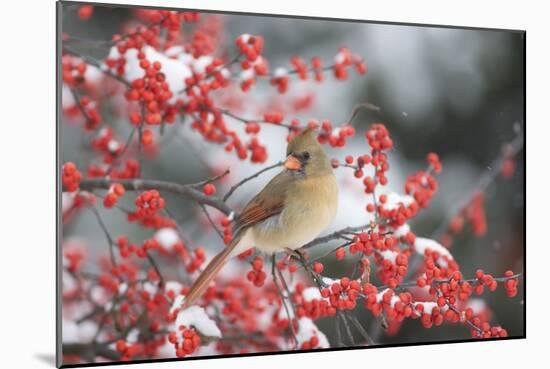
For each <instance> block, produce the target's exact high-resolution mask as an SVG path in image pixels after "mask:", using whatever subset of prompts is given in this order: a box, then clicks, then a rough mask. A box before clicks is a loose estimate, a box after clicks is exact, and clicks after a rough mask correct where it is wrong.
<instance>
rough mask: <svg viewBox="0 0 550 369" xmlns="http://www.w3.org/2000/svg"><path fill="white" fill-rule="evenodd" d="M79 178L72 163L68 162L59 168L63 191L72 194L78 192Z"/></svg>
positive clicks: (78, 173) (79, 175)
mask: <svg viewBox="0 0 550 369" xmlns="http://www.w3.org/2000/svg"><path fill="white" fill-rule="evenodd" d="M81 177H82V176H81V174H80V172H79V171H78V169H77V168H76V165H75V164H74V163H73V162H70V161H69V162H67V163H65V164H63V167H62V168H61V182H62V183H63V189H64V190H65V191H68V192H74V191H76V190H78V187H79V186H80V179H81Z"/></svg>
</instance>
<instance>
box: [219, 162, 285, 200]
mask: <svg viewBox="0 0 550 369" xmlns="http://www.w3.org/2000/svg"><path fill="white" fill-rule="evenodd" d="M281 165H283V162H281V161H280V162H278V163H275V164H273V165H270V166H268V167H265V168H263V169H262V170H260V171H258V172H256V173H254V174H252V175H250V176H248V177H246V178H244V179H242V180H241V181H239V182H237V183H236V184H235V185H233V187H231V188H230V189H229V191H227V193H226V194H225V196H224V197H223V201H227V199H229V197H230V196H231V195H232V194H233V192H235V190H236V189H238V188H239V187H240V186H242V185H243V184H245V183H246V182H248V181H250V180H252V179H254V178H257V177H258V176H260V175H261V174H262V173H264V172H267V171H268V170H271V169H273V168H277V167H279V166H281Z"/></svg>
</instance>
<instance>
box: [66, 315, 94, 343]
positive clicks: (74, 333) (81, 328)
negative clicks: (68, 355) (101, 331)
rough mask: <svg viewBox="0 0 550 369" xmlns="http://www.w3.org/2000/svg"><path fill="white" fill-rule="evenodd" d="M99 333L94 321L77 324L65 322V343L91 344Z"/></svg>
mask: <svg viewBox="0 0 550 369" xmlns="http://www.w3.org/2000/svg"><path fill="white" fill-rule="evenodd" d="M96 331H97V324H96V323H94V322H92V321H84V322H82V323H80V324H76V323H75V322H74V321H73V320H66V319H64V320H63V324H62V337H63V343H85V342H90V341H91V340H92V339H93V338H94V336H95V333H96Z"/></svg>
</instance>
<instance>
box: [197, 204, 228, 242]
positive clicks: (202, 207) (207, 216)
mask: <svg viewBox="0 0 550 369" xmlns="http://www.w3.org/2000/svg"><path fill="white" fill-rule="evenodd" d="M199 206H200V207H201V209H202V212H203V213H204V215H205V216H206V218H207V219H208V222H209V223H210V225H211V226H212V228H214V231H216V233H217V234H218V236H220V238H221V239H222V240H223V239H224V237H223V232H222V231H220V230H219V229H218V227H217V226H216V222H214V219H212V217H211V216H210V213H209V212H208V209H206V206H204V205H203V204H199Z"/></svg>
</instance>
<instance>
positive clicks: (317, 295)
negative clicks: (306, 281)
mask: <svg viewBox="0 0 550 369" xmlns="http://www.w3.org/2000/svg"><path fill="white" fill-rule="evenodd" d="M302 296H304V300H305V301H311V300H321V299H323V296H321V292H319V288H317V287H308V288H305V289H304V291H303V292H302Z"/></svg>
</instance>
